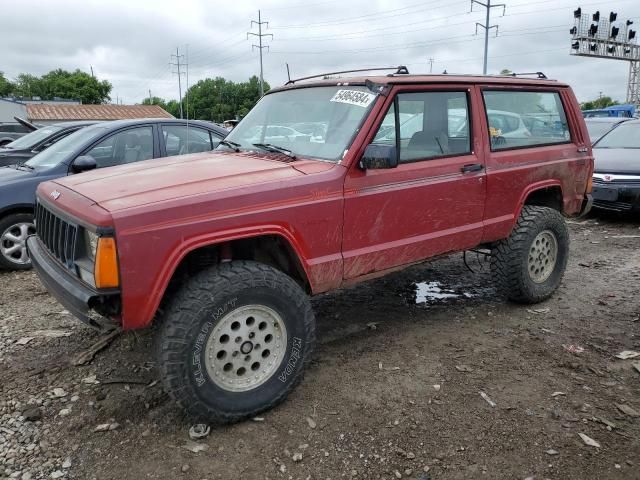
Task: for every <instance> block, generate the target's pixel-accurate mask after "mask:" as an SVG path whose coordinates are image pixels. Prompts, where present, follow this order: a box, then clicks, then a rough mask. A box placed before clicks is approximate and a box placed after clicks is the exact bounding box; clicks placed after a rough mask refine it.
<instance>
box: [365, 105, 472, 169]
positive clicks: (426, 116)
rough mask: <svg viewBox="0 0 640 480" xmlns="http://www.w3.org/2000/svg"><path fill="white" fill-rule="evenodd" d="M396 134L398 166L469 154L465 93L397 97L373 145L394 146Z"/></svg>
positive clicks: (469, 144) (467, 114) (467, 113)
mask: <svg viewBox="0 0 640 480" xmlns="http://www.w3.org/2000/svg"><path fill="white" fill-rule="evenodd" d="M396 108H397V109H398V116H397V118H398V121H399V128H396ZM396 131H399V133H400V140H399V141H398V144H399V146H400V163H408V162H415V161H419V160H428V159H432V158H438V157H446V156H451V155H465V154H468V153H470V152H471V143H470V137H469V112H468V105H467V94H466V92H423V93H400V94H398V96H397V98H396V101H395V102H394V104H393V105H392V106H391V107H390V108H389V111H388V112H387V115H386V116H385V118H384V120H383V121H382V125H380V128H379V129H378V133H377V134H376V136H375V138H374V140H373V143H377V144H388V145H395V144H396Z"/></svg>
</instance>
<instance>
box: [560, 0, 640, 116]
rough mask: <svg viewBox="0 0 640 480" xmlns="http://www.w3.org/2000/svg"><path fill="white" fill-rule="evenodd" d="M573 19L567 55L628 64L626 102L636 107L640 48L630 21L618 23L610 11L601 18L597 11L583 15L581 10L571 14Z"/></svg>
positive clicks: (639, 93) (639, 95)
mask: <svg viewBox="0 0 640 480" xmlns="http://www.w3.org/2000/svg"><path fill="white" fill-rule="evenodd" d="M573 18H574V25H573V27H572V28H571V30H569V33H570V34H571V40H572V43H571V55H578V56H580V57H595V58H609V59H612V60H623V61H626V62H629V80H628V84H627V103H632V104H634V105H640V45H638V43H637V42H636V31H635V30H632V29H631V25H633V22H632V21H631V20H626V21H625V22H618V21H617V20H618V14H617V13H616V12H610V13H609V17H605V16H602V17H601V16H600V11H597V12H596V13H594V14H593V15H588V14H583V13H582V8H578V9H577V10H575V11H574V12H573Z"/></svg>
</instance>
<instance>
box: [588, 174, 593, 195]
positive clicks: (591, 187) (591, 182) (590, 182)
mask: <svg viewBox="0 0 640 480" xmlns="http://www.w3.org/2000/svg"><path fill="white" fill-rule="evenodd" d="M592 190H593V177H592V176H589V180H587V193H591V191H592Z"/></svg>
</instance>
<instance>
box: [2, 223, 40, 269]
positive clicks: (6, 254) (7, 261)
mask: <svg viewBox="0 0 640 480" xmlns="http://www.w3.org/2000/svg"><path fill="white" fill-rule="evenodd" d="M35 233H36V228H35V225H34V224H33V215H31V214H30V213H15V214H12V215H7V216H6V217H4V218H3V219H1V220H0V268H5V269H9V270H26V269H29V268H31V259H29V255H28V253H27V237H28V236H29V235H33V234H35Z"/></svg>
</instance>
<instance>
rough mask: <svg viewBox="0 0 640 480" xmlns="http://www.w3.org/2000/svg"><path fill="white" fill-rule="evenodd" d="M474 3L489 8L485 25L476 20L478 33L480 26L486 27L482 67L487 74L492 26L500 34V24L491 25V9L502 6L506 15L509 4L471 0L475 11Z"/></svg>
mask: <svg viewBox="0 0 640 480" xmlns="http://www.w3.org/2000/svg"><path fill="white" fill-rule="evenodd" d="M474 3H477V4H478V5H481V6H482V7H484V8H485V9H486V10H487V16H486V19H485V23H484V25H483V24H482V23H478V22H476V35H477V34H478V27H482V28H484V65H483V67H482V74H483V75H486V74H487V57H488V54H489V30H491V29H492V28H495V29H496V37H497V36H498V25H489V22H490V17H491V9H492V8H496V7H498V8H500V7H502V15H503V16H504V12H505V9H506V8H507V6H506V5H505V4H504V3H498V4H495V5H491V0H487V3H483V2H480V1H478V0H471V11H473V4H474Z"/></svg>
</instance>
